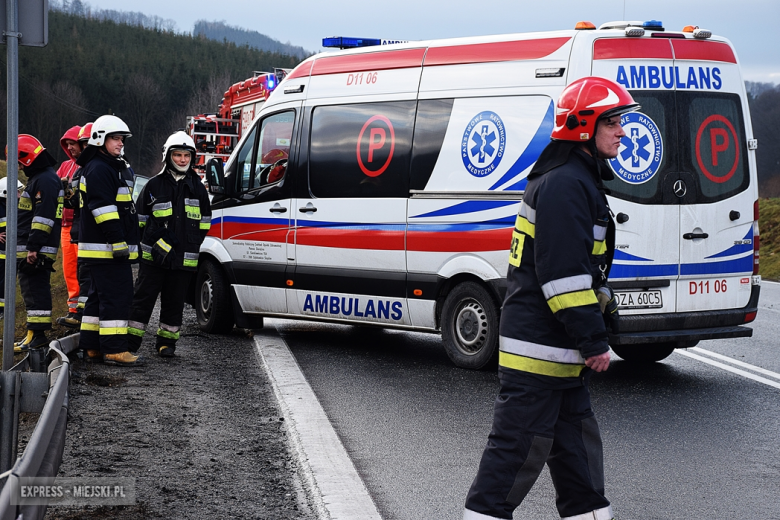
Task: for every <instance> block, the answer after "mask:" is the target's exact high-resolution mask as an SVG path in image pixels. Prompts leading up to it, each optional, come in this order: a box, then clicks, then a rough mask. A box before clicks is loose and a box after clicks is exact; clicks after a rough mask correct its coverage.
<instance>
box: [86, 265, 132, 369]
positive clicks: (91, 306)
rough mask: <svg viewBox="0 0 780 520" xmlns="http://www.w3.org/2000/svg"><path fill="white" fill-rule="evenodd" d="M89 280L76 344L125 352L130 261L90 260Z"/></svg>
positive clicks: (130, 293) (130, 300) (130, 278)
mask: <svg viewBox="0 0 780 520" xmlns="http://www.w3.org/2000/svg"><path fill="white" fill-rule="evenodd" d="M89 272H90V274H91V279H90V280H91V281H90V286H89V293H88V295H87V304H86V305H85V307H84V316H83V318H82V319H81V338H80V339H79V347H80V348H82V349H84V350H99V351H100V353H101V354H118V353H120V352H127V350H128V343H127V319H128V316H129V314H130V303H131V302H132V301H133V268H132V266H131V265H130V264H129V263H116V264H108V263H106V264H89Z"/></svg>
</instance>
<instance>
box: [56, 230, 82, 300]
mask: <svg viewBox="0 0 780 520" xmlns="http://www.w3.org/2000/svg"><path fill="white" fill-rule="evenodd" d="M60 246H61V247H62V273H63V274H64V275H65V285H67V286H68V312H72V313H76V312H78V304H79V276H78V272H79V270H78V256H79V246H78V244H71V243H70V226H68V227H63V228H62V234H61V236H60Z"/></svg>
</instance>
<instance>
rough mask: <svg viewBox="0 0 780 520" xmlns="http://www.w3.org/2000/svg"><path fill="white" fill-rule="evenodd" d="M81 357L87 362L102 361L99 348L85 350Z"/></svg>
mask: <svg viewBox="0 0 780 520" xmlns="http://www.w3.org/2000/svg"><path fill="white" fill-rule="evenodd" d="M82 359H83V360H84V361H86V362H87V363H102V362H103V356H102V355H101V354H100V351H99V350H85V351H84V354H83V355H82Z"/></svg>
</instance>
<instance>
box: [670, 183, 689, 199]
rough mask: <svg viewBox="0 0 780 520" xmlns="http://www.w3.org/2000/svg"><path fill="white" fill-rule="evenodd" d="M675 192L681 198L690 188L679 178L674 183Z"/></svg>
mask: <svg viewBox="0 0 780 520" xmlns="http://www.w3.org/2000/svg"><path fill="white" fill-rule="evenodd" d="M673 189H674V194H675V195H677V196H678V197H680V198H683V197H684V196H685V194H686V193H687V192H688V188H686V187H685V183H684V182H683V181H681V180H677V181H675V183H674V188H673Z"/></svg>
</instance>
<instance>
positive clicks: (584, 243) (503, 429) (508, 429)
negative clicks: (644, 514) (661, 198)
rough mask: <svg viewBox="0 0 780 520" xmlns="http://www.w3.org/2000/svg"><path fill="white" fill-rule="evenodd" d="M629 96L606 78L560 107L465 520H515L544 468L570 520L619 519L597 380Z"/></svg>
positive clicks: (503, 325) (516, 266)
mask: <svg viewBox="0 0 780 520" xmlns="http://www.w3.org/2000/svg"><path fill="white" fill-rule="evenodd" d="M638 108H639V105H638V104H637V103H635V102H634V100H633V98H632V97H631V94H629V93H628V91H627V90H626V89H625V88H624V87H622V86H621V85H619V84H617V83H615V82H613V81H611V80H607V79H604V78H598V77H586V78H582V79H579V80H577V81H574V82H573V83H571V84H570V85H569V86H567V87H566V88H565V89H564V90H563V92H562V93H561V95H560V97H559V99H558V101H557V106H556V118H555V127H554V128H553V131H552V135H551V142H550V144H548V145H547V147H546V148H545V149H544V151H542V153H541V155H540V156H539V159H538V160H537V162H536V164H535V165H534V167H533V168H532V170H531V173H530V174H529V175H528V185H527V187H526V191H525V194H524V196H523V202H522V203H521V205H520V210H519V213H518V216H517V220H516V222H515V229H514V232H513V234H512V243H511V246H510V255H509V268H508V272H507V280H508V287H507V292H506V297H505V299H504V305H503V308H502V312H501V321H500V325H499V377H500V382H501V389H500V391H499V395H498V397H497V398H496V402H495V410H494V418H493V428H492V430H491V432H490V436H489V437H488V442H487V446H486V447H485V450H484V452H483V454H482V460H481V462H480V465H479V469H478V471H477V476H476V478H475V479H474V482H473V483H472V485H471V489H470V490H469V493H468V496H467V498H466V507H465V511H464V514H463V518H464V520H490V519H511V518H512V512H513V511H514V510H515V508H517V507H518V506H519V505H520V503H521V502H522V501H523V499H524V498H525V496H526V495H527V494H528V492H529V491H530V490H531V487H532V486H533V484H534V483H535V482H536V479H537V477H538V476H539V474H540V473H541V471H542V469H543V468H544V465H545V463H546V464H547V465H548V467H549V469H550V476H551V477H552V480H553V484H554V486H555V490H556V506H557V508H558V513H559V514H560V516H561V518H562V519H565V520H610V519H612V518H613V514H612V506H611V504H610V502H609V501H608V500H607V499H606V497H605V492H604V465H603V449H602V443H601V435H600V433H599V428H598V424H597V422H596V418H595V415H594V413H593V411H592V409H591V404H590V394H589V392H588V381H589V379H590V376H591V374H592V373H593V372H603V371H605V370H607V368H608V367H609V362H610V356H609V345H608V343H607V338H608V333H607V327H608V326H609V325H610V323H611V322H612V320H613V319H614V318H615V317H616V312H617V302H616V301H615V296H614V293H613V292H612V290H611V289H610V288H609V286H608V285H607V283H606V281H607V276H608V275H609V269H610V266H611V263H612V254H613V251H614V237H615V225H614V223H613V222H612V218H611V216H610V210H609V207H608V205H607V198H606V195H605V188H604V185H603V182H602V181H603V180H609V179H611V178H612V173H611V171H610V170H609V166H608V165H607V164H606V161H605V159H609V158H612V157H615V156H616V155H617V153H618V149H619V147H620V139H621V138H622V137H623V136H625V133H624V132H623V129H622V127H621V124H620V119H621V115H623V114H625V113H627V112H631V111H634V110H637V109H638Z"/></svg>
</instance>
